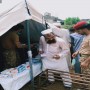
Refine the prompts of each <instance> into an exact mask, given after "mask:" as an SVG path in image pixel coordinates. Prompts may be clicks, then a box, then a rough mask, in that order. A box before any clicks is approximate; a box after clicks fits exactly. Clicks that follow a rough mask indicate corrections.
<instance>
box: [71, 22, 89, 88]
mask: <svg viewBox="0 0 90 90" xmlns="http://www.w3.org/2000/svg"><path fill="white" fill-rule="evenodd" d="M74 28H75V29H77V30H80V31H81V34H82V35H86V36H85V38H84V39H83V42H82V44H81V47H80V49H79V50H78V51H76V52H75V53H74V54H73V55H72V56H73V57H76V56H77V55H78V54H79V55H80V65H81V73H82V74H85V75H89V74H90V24H88V23H87V22H85V21H81V22H78V23H77V24H76V25H74ZM85 78H89V77H88V76H85ZM85 80H86V81H87V79H85ZM88 85H89V87H88V88H89V89H90V83H88Z"/></svg>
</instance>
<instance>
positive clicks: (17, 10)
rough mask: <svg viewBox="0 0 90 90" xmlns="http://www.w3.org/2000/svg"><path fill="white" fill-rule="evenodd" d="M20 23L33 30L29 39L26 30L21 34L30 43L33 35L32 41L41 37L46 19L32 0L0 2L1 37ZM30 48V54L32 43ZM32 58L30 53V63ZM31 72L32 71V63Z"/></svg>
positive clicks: (6, 0)
mask: <svg viewBox="0 0 90 90" xmlns="http://www.w3.org/2000/svg"><path fill="white" fill-rule="evenodd" d="M25 20H28V23H29V24H28V25H27V23H24V21H25ZM18 23H23V24H24V25H25V24H26V26H27V27H26V28H27V29H28V30H30V31H29V32H31V33H30V35H32V36H28V40H27V37H26V36H27V35H26V34H25V33H26V31H23V35H22V36H21V38H23V39H22V41H25V40H26V41H25V42H26V43H27V42H29V44H30V41H29V40H30V37H32V39H31V41H32V42H38V40H39V37H40V32H41V31H42V30H44V29H45V26H44V25H43V24H44V20H43V16H42V14H40V13H39V12H37V11H36V10H35V9H34V8H33V7H32V6H31V4H30V0H3V1H2V3H0V37H1V36H2V35H3V34H5V33H6V32H7V31H9V30H10V28H11V27H13V26H14V25H16V24H18ZM34 24H35V26H34ZM40 27H41V28H40ZM29 28H30V29H29ZM34 31H35V32H36V33H35V35H34ZM37 32H39V33H37ZM32 33H33V34H32ZM38 34H39V35H38ZM28 35H29V34H28ZM33 35H34V36H35V38H38V39H37V40H36V39H35V38H34V36H33ZM28 48H29V52H28V54H31V50H30V45H29V47H28ZM0 53H1V52H0ZM30 59H32V57H31V55H29V62H30V64H32V63H31V61H30ZM31 73H32V65H31ZM30 77H31V79H32V78H33V75H32V74H31V76H30ZM21 87H22V85H21V86H18V88H17V89H19V88H21ZM5 90H6V88H5ZM9 90H11V89H9ZM13 90H14V89H13ZM32 90H33V89H32Z"/></svg>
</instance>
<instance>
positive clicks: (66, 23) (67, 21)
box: [64, 17, 80, 25]
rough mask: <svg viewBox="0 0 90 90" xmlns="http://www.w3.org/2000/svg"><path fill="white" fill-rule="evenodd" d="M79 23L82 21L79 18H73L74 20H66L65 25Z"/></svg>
mask: <svg viewBox="0 0 90 90" xmlns="http://www.w3.org/2000/svg"><path fill="white" fill-rule="evenodd" d="M79 21H80V19H79V18H78V17H73V18H71V17H69V18H66V20H65V21H64V24H65V25H73V24H76V23H77V22H79Z"/></svg>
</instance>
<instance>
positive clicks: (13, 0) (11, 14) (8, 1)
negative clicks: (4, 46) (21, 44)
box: [0, 0, 43, 36]
mask: <svg viewBox="0 0 90 90" xmlns="http://www.w3.org/2000/svg"><path fill="white" fill-rule="evenodd" d="M26 1H27V5H28V8H29V11H30V14H31V16H30V15H29V14H28V12H27V9H26V3H25V0H2V3H0V36H1V35H3V34H4V33H5V32H7V31H8V30H9V29H10V28H11V27H12V26H14V25H16V24H17V23H20V22H22V21H25V20H28V19H33V20H35V21H37V22H40V23H42V17H43V16H42V15H41V14H40V13H39V12H37V11H36V10H35V9H34V8H33V7H32V6H31V4H30V0H26Z"/></svg>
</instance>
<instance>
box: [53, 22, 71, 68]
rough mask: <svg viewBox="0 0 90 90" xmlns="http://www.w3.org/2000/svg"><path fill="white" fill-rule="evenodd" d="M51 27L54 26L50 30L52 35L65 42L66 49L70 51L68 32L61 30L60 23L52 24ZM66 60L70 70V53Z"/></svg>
mask: <svg viewBox="0 0 90 90" xmlns="http://www.w3.org/2000/svg"><path fill="white" fill-rule="evenodd" d="M53 25H54V26H55V27H54V28H52V30H53V33H54V34H55V35H56V36H58V37H60V38H62V39H63V40H65V42H66V44H67V45H68V47H69V49H70V46H71V44H70V43H71V39H70V33H69V30H67V29H64V28H62V27H61V24H60V23H53ZM66 58H67V62H68V66H69V68H70V67H71V53H70V52H69V53H68V55H67V56H66Z"/></svg>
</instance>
